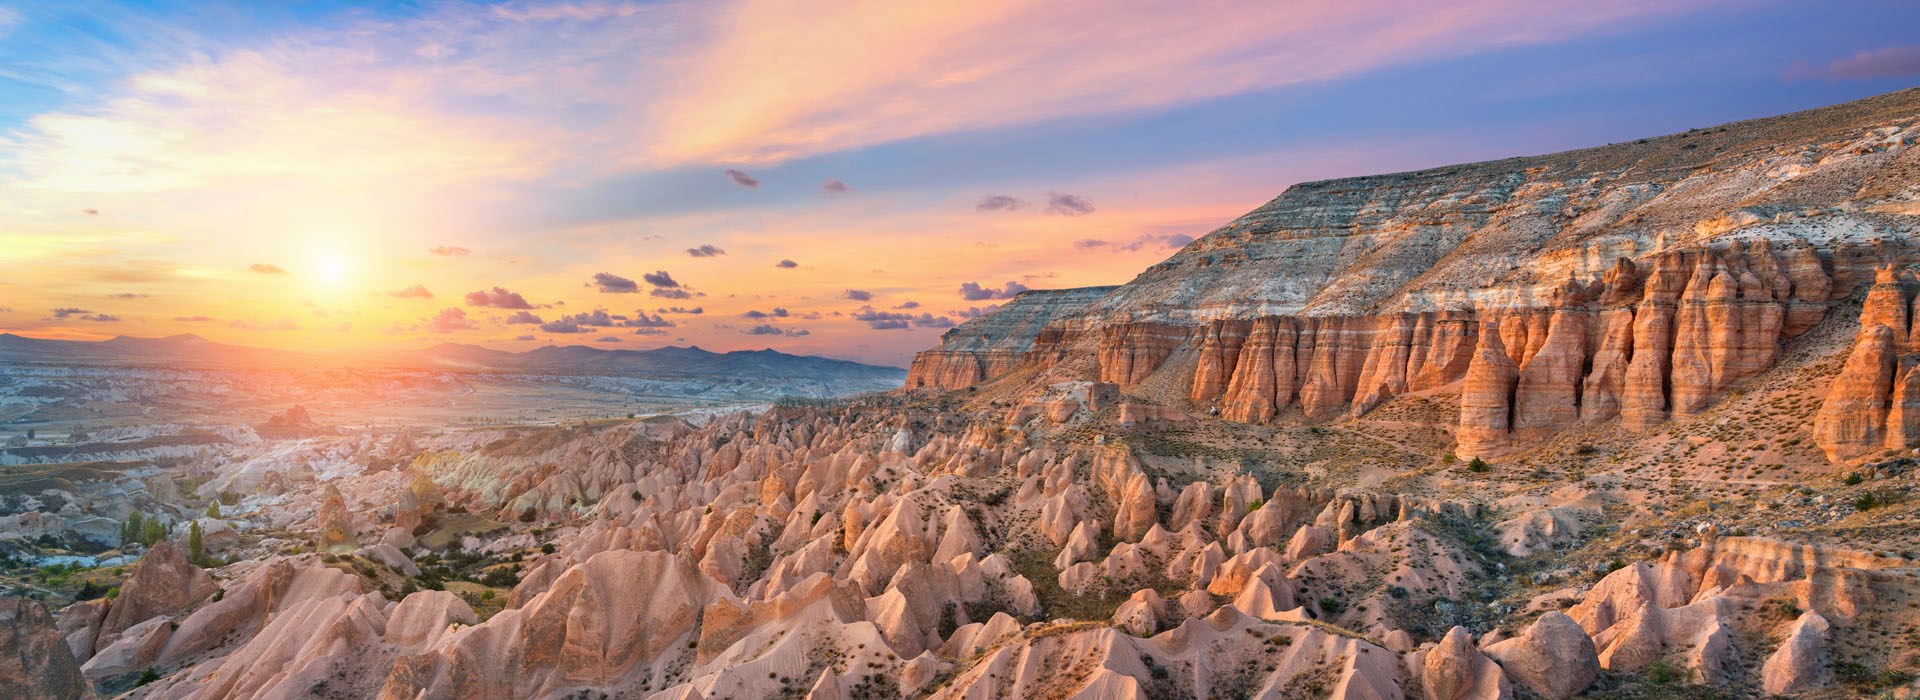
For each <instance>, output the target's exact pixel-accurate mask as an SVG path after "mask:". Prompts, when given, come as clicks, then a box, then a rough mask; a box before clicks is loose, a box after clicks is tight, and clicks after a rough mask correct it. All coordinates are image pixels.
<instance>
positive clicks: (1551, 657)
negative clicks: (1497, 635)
mask: <svg viewBox="0 0 1920 700" xmlns="http://www.w3.org/2000/svg"><path fill="white" fill-rule="evenodd" d="M1484 651H1485V652H1486V654H1487V656H1490V657H1492V658H1493V660H1494V661H1497V662H1499V663H1500V668H1501V669H1502V670H1503V671H1505V672H1506V675H1507V677H1508V678H1511V679H1513V681H1514V682H1516V683H1519V684H1520V685H1521V686H1522V687H1525V688H1526V689H1527V690H1530V691H1533V692H1534V694H1536V695H1539V696H1541V697H1544V698H1547V700H1566V698H1570V697H1573V696H1574V694H1576V693H1579V692H1580V691H1582V690H1586V689H1587V686H1590V685H1593V681H1594V680H1595V679H1597V678H1599V677H1600V657H1599V653H1598V652H1597V651H1596V650H1595V649H1594V646H1593V639H1592V638H1590V637H1588V636H1587V632H1586V630H1583V629H1581V628H1580V623H1578V622H1574V621H1573V618H1571V617H1567V616H1566V614H1564V613H1560V612H1549V613H1547V614H1545V615H1541V616H1540V619H1538V620H1535V621H1534V623H1533V624H1532V625H1530V626H1528V627H1527V629H1526V631H1525V632H1522V633H1521V634H1520V636H1518V637H1514V638H1512V639H1508V640H1505V641H1502V642H1499V643H1497V644H1494V645H1492V646H1489V647H1487V648H1486V649H1485V650H1484Z"/></svg>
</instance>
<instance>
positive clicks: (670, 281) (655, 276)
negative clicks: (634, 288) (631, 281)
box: [640, 270, 680, 289]
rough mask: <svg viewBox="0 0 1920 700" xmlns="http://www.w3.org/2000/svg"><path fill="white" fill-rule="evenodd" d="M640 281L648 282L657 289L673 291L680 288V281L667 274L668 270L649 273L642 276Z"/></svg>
mask: <svg viewBox="0 0 1920 700" xmlns="http://www.w3.org/2000/svg"><path fill="white" fill-rule="evenodd" d="M640 279H643V280H646V281H647V284H651V285H653V286H655V287H662V288H667V289H672V288H676V287H679V286H680V281H679V280H676V279H674V278H673V275H669V274H667V271H666V270H656V271H654V272H649V273H647V274H644V275H641V276H640Z"/></svg>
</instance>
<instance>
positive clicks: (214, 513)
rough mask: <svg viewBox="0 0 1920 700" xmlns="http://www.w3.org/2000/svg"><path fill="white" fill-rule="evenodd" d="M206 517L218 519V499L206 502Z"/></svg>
mask: <svg viewBox="0 0 1920 700" xmlns="http://www.w3.org/2000/svg"><path fill="white" fill-rule="evenodd" d="M207 517H209V518H213V519H215V520H219V519H220V502H219V501H217V500H216V501H213V502H211V503H208V504H207Z"/></svg>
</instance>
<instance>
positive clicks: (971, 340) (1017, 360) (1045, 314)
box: [906, 287, 1114, 389]
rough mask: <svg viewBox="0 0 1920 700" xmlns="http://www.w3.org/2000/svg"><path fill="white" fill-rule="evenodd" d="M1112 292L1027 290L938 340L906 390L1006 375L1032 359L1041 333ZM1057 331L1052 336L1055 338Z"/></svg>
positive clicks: (910, 373)
mask: <svg viewBox="0 0 1920 700" xmlns="http://www.w3.org/2000/svg"><path fill="white" fill-rule="evenodd" d="M1113 290H1114V287H1082V288H1078V289H1058V290H1031V291H1026V292H1022V293H1020V295H1019V296H1016V297H1014V298H1013V299H1011V300H1009V301H1008V302H1007V303H1006V304H1003V305H1001V306H1000V307H999V308H998V309H995V310H994V311H993V312H992V313H990V314H987V315H984V316H980V317H978V318H974V319H972V320H969V321H967V322H966V323H963V324H960V325H959V326H957V327H955V328H954V329H952V330H949V331H947V332H946V333H944V334H942V335H941V336H940V347H938V348H936V349H933V350H928V351H926V352H922V353H920V354H919V355H917V356H915V357H914V358H913V366H912V367H910V368H908V370H907V385H906V386H907V388H908V389H916V388H921V387H939V388H944V389H958V388H962V387H966V386H971V385H973V384H978V383H980V382H983V381H987V380H990V379H994V378H997V377H1000V376H1002V375H1005V374H1006V373H1008V372H1011V371H1013V370H1014V369H1016V368H1018V367H1019V366H1020V365H1021V363H1022V362H1025V361H1027V360H1028V359H1029V358H1030V357H1031V356H1033V355H1034V352H1033V351H1034V350H1035V348H1036V343H1035V339H1036V338H1037V337H1038V336H1040V335H1041V333H1042V331H1043V330H1045V329H1048V328H1049V326H1052V325H1054V324H1056V323H1058V322H1064V321H1065V320H1067V319H1070V318H1072V317H1073V316H1074V315H1075V314H1078V313H1079V312H1081V311H1082V310H1084V309H1085V308H1086V307H1087V305H1088V304H1090V303H1092V302H1093V301H1094V300H1095V299H1099V298H1100V297H1101V296H1102V295H1104V294H1106V293H1107V292H1111V291H1113ZM1057 333H1058V331H1057V330H1056V331H1055V334H1056V335H1057Z"/></svg>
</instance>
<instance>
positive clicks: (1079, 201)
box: [1047, 192, 1093, 216]
mask: <svg viewBox="0 0 1920 700" xmlns="http://www.w3.org/2000/svg"><path fill="white" fill-rule="evenodd" d="M1047 213H1048V214H1055V215H1059V216H1086V215H1088V214H1092V213H1093V202H1092V201H1091V200H1089V199H1087V198H1086V197H1082V196H1080V195H1077V194H1063V193H1060V192H1048V193H1047Z"/></svg>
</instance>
